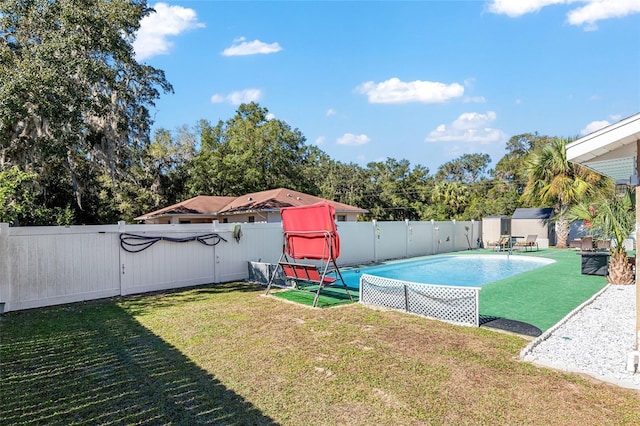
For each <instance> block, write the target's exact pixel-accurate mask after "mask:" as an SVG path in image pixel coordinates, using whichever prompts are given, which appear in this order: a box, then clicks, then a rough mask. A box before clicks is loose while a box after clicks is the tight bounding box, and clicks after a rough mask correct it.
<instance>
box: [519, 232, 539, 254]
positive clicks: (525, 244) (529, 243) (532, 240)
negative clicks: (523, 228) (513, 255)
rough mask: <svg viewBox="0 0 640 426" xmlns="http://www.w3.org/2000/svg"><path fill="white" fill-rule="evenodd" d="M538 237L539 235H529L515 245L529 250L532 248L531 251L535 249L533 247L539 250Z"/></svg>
mask: <svg viewBox="0 0 640 426" xmlns="http://www.w3.org/2000/svg"><path fill="white" fill-rule="evenodd" d="M537 239H538V235H535V234H534V235H527V238H526V239H525V240H524V241H518V242H516V244H515V247H522V248H524V251H527V250H528V249H529V248H530V249H531V251H533V248H534V247H535V248H536V251H538V250H539V247H538V242H537V241H536V240H537Z"/></svg>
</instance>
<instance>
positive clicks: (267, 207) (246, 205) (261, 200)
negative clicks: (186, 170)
mask: <svg viewBox="0 0 640 426" xmlns="http://www.w3.org/2000/svg"><path fill="white" fill-rule="evenodd" d="M323 200H325V199H324V198H320V197H315V196H313V195H309V194H305V193H303V192H298V191H293V190H291V189H287V188H278V189H271V190H268V191H261V192H253V193H251V194H245V195H241V196H240V197H215V196H206V195H200V196H197V197H194V198H190V199H188V200H186V201H183V202H181V203H177V204H174V205H172V206H169V207H165V208H163V209H160V210H156V211H154V212H151V213H147V214H145V215H142V216H139V217H136V218H135V220H147V219H152V218H157V217H160V216H173V215H185V214H186V215H232V214H238V213H247V212H259V211H262V212H266V211H273V212H279V211H280V209H281V208H283V207H297V206H307V205H310V204H314V203H317V202H319V201H323ZM326 201H328V202H329V203H330V204H331V205H333V207H334V208H335V210H336V213H342V214H344V213H356V214H362V213H367V212H368V210H365V209H361V208H358V207H354V206H350V205H348V204H343V203H338V202H335V201H331V200H326Z"/></svg>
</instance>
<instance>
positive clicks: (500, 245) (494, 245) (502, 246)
mask: <svg viewBox="0 0 640 426" xmlns="http://www.w3.org/2000/svg"><path fill="white" fill-rule="evenodd" d="M487 247H490V248H491V249H492V250H493V251H502V250H509V249H510V248H511V236H510V235H500V239H499V240H498V241H491V242H488V243H487Z"/></svg>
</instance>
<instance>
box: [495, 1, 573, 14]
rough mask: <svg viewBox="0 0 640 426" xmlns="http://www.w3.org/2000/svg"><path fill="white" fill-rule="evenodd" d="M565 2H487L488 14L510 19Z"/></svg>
mask: <svg viewBox="0 0 640 426" xmlns="http://www.w3.org/2000/svg"><path fill="white" fill-rule="evenodd" d="M565 2H566V0H492V1H490V2H489V6H488V10H489V12H493V13H497V14H499V15H507V16H508V17H510V18H517V17H518V16H522V15H526V14H527V13H533V12H539V11H540V9H542V8H543V7H545V6H549V5H552V4H561V3H565Z"/></svg>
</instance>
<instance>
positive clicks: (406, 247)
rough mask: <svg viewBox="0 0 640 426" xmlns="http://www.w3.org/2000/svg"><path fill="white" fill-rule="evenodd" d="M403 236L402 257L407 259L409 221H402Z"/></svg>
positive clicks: (409, 232) (409, 235)
mask: <svg viewBox="0 0 640 426" xmlns="http://www.w3.org/2000/svg"><path fill="white" fill-rule="evenodd" d="M404 224H405V227H404V234H405V239H404V241H405V243H404V257H405V259H406V258H407V257H409V239H410V238H411V227H410V226H409V219H405V220H404Z"/></svg>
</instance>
